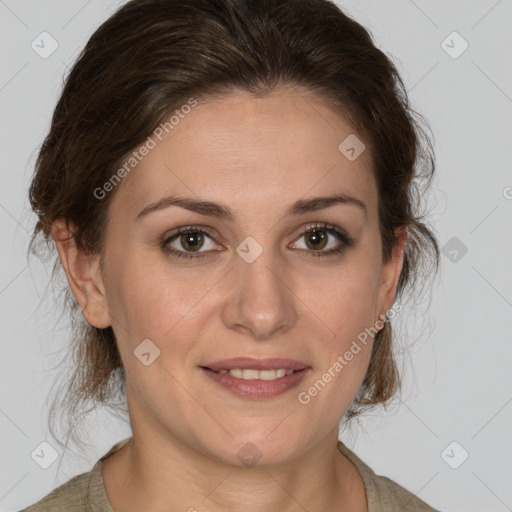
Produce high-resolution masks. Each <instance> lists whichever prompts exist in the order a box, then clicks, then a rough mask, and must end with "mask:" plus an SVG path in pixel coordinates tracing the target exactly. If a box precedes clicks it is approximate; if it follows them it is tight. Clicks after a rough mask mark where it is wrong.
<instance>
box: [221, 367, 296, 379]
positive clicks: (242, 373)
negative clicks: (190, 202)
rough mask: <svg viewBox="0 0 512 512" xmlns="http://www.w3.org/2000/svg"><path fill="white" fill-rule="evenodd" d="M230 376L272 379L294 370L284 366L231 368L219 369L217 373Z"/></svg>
mask: <svg viewBox="0 0 512 512" xmlns="http://www.w3.org/2000/svg"><path fill="white" fill-rule="evenodd" d="M228 372H229V374H230V375H231V376H232V377H236V378H237V379H244V380H254V379H259V380H274V379H279V378H280V377H284V376H285V375H291V374H292V373H293V372H294V370H286V369H285V368H278V369H276V370H253V369H241V368H233V369H231V370H219V372H218V373H222V374H224V373H228Z"/></svg>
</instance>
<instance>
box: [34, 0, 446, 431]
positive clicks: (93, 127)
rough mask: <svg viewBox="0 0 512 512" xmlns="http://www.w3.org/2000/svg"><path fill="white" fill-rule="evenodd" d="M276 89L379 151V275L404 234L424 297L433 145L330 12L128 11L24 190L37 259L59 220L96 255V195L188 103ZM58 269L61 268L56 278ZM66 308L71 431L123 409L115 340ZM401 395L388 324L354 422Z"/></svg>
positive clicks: (298, 1) (104, 31) (85, 59)
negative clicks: (326, 110) (94, 407)
mask: <svg viewBox="0 0 512 512" xmlns="http://www.w3.org/2000/svg"><path fill="white" fill-rule="evenodd" d="M282 86H291V87H295V86H298V87H302V88H303V89H304V90H306V91H308V92H312V93H315V94H316V95H318V97H320V98H322V99H323V100H324V101H325V102H326V104H327V105H329V106H330V107H331V108H332V109H333V110H337V111H338V112H340V113H341V114H342V115H343V116H344V117H345V118H346V119H347V121H349V122H350V124H351V126H352V128H353V129H354V131H356V132H357V133H358V134H360V136H361V137H362V139H363V140H364V142H365V144H366V145H367V148H369V150H370V151H371V155H372V161H373V164H374V174H375V178H376V182H377V186H378V191H379V222H380V233H381V236H382V257H383V260H384V261H386V260H387V259H388V258H389V257H390V255H391V254H392V250H393V248H394V247H395V246H396V243H397V237H396V233H395V230H396V229H397V228H400V227H402V226H408V238H407V243H406V246H405V256H404V264H403V269H402V273H401V275H400V279H399V283H398V292H397V297H402V296H403V294H404V292H405V290H406V288H410V289H411V290H412V289H413V288H414V287H415V284H417V278H418V277H419V275H420V270H421V266H422V265H426V264H429V263H430V264H432V265H433V267H435V270H437V268H438V265H439V248H438V245H437V241H436V238H435V236H434V234H433V232H432V231H431V230H430V229H429V228H428V227H427V224H426V223H425V222H424V216H422V215H420V211H419V209H420V200H421V199H422V194H423V193H424V191H426V190H427V187H428V186H429V184H430V181H431V179H432V177H433V175H434V168H435V166H434V152H433V148H432V142H431V140H430V138H429V136H427V133H426V131H425V130H424V129H423V127H422V125H421V124H420V122H418V119H421V120H422V119H423V118H422V116H420V115H419V114H417V113H416V112H414V111H413V110H412V108H411V107H410V102H409V99H408V96H407V92H406V89H405V86H404V84H403V82H402V80H401V78H400V76H399V74H398V71H397V69H396V67H395V65H394V64H393V62H392V61H391V60H390V58H388V57H387V56H386V55H385V54H384V53H383V52H382V51H380V50H379V49H378V48H377V47H376V46H375V45H374V43H373V41H372V36H371V34H370V32H369V31H368V30H367V29H365V28H363V27H362V26H361V25H360V24H358V23H357V22H356V21H354V20H353V19H352V18H350V17H349V16H347V15H346V14H344V13H343V12H342V11H341V10H340V9H339V8H338V7H337V6H336V5H335V4H334V3H333V2H331V1H328V0H131V1H129V2H128V3H126V4H125V5H124V6H122V7H121V8H120V9H119V10H118V11H117V12H116V13H115V14H114V15H112V16H111V17H110V18H109V19H108V20H107V21H106V22H105V23H103V25H101V26H100V27H99V28H98V29H97V30H96V32H95V33H94V34H93V35H92V37H91V38H90V40H89V41H88V43H87V45H86V47H85V48H84V50H83V51H82V52H81V54H80V56H79V58H78V59H77V61H76V63H75V64H74V66H73V67H72V69H71V70H70V72H69V75H68V77H67V78H66V81H65V85H64V89H63V92H62V94H61V96H60V99H59V101H58V103H57V106H56V108H55V111H54V115H53V118H52V123H51V128H50V131H49V134H48V135H47V137H46V139H45V141H44V143H43V145H42V148H41V150H40V152H39V154H38V158H37V162H36V169H35V175H34V177H33V181H32V184H31V187H30V202H31V205H32V208H33V210H34V211H35V212H36V213H37V215H38V217H39V221H38V222H37V224H36V226H35V229H34V234H33V237H32V241H31V245H33V244H34V240H35V239H36V237H38V235H42V236H43V238H44V239H45V240H46V241H51V227H52V223H53V222H54V221H55V220H56V219H58V218H64V219H66V220H67V221H68V223H70V224H68V225H72V226H74V227H75V231H74V233H73V236H74V238H75V240H76V243H77V245H78V246H79V248H80V249H81V250H82V251H83V252H84V253H86V254H98V253H100V254H101V251H102V245H103V236H104V226H105V220H106V218H107V214H108V206H109V203H110V200H111V199H112V196H113V194H114V193H115V191H113V192H111V193H110V194H108V195H107V196H106V197H105V198H103V199H101V200H98V199H97V198H96V197H95V195H94V194H93V191H94V190H95V189H97V188H98V187H102V185H103V184H104V183H106V182H107V181H108V180H109V179H110V178H111V177H112V175H113V174H114V173H115V171H116V170H117V169H118V168H119V165H120V162H123V160H124V159H125V158H126V157H127V155H129V154H130V152H131V151H133V150H134V148H136V147H138V146H139V145H140V144H141V143H143V142H144V141H145V140H146V139H147V137H148V136H150V135H151V133H152V132H153V131H154V130H155V128H156V127H157V126H158V125H160V124H161V123H162V122H163V121H164V120H165V119H166V118H167V117H168V116H169V115H170V114H171V113H173V111H174V110H175V109H176V108H178V107H180V106H181V105H183V104H185V103H186V102H187V99H189V98H191V97H193V98H196V99H199V100H200V99H201V98H205V99H206V98H208V97H215V96H220V95H222V94H226V93H229V92H230V91H234V90H241V91H246V92H249V93H251V94H254V95H258V96H264V95H266V94H269V93H271V92H272V91H275V90H276V89H278V88H279V87H282ZM427 126H428V125H427ZM340 142H341V141H340ZM421 181H423V182H424V187H423V188H420V183H421ZM38 238H40V237H38ZM59 268H60V265H59V260H58V258H57V259H56V261H55V265H54V272H55V271H56V270H59ZM428 273H429V272H428V271H426V272H425V273H424V274H423V275H422V277H423V278H424V277H425V276H426V275H427V274H428ZM65 296H66V302H67V305H68V306H69V307H70V308H71V312H72V315H71V318H72V321H73V327H72V328H73V333H74V340H73V348H74V363H73V364H74V374H73V376H72V379H71V381H70V382H69V384H68V387H67V389H66V391H65V393H64V398H63V399H61V401H62V405H63V406H64V405H65V412H68V413H69V414H71V416H73V418H74V419H75V415H76V414H77V413H78V412H79V411H80V408H81V407H82V406H83V405H84V404H85V403H86V402H87V401H91V402H92V403H93V404H94V403H103V404H105V405H109V402H110V403H111V402H112V399H113V398H114V396H116V395H117V394H119V393H120V395H121V396H123V393H124V386H125V375H124V370H123V367H122V362H121V359H120V355H119V352H118V349H117V346H116V340H115V337H114V333H113V330H112V328H111V327H108V328H106V329H98V328H95V327H92V326H91V325H89V324H88V323H87V322H85V320H84V319H83V317H82V315H81V312H80V311H79V308H78V307H77V303H76V301H75V300H74V297H73V296H72V294H71V292H70V290H69V289H67V290H66V291H65ZM399 389H400V375H399V372H398V371H397V366H396V362H395V359H394V357H393V353H392V332H391V324H390V322H389V321H387V322H386V323H385V327H384V329H383V330H382V331H380V332H379V333H378V334H377V336H376V338H375V342H374V346H373V352H372V354H371V361H370V365H369V368H368V372H367V374H366V376H365V379H364V381H363V383H362V386H361V389H360V390H359V393H358V395H357V397H356V398H355V400H354V402H353V404H352V405H351V407H350V409H349V411H348V412H347V415H346V418H347V419H350V418H353V417H355V416H357V415H358V414H360V413H361V412H362V411H363V410H364V409H367V408H370V407H373V406H375V405H377V404H384V405H385V404H386V402H388V401H389V400H390V399H391V398H392V397H393V395H394V394H395V393H396V391H397V390H399ZM53 405H55V404H53ZM81 412H82V413H83V412H84V409H83V408H82V409H81ZM52 414H53V407H52V412H51V415H52ZM73 423H75V422H74V421H73ZM71 424H72V423H70V425H71ZM50 428H51V427H50Z"/></svg>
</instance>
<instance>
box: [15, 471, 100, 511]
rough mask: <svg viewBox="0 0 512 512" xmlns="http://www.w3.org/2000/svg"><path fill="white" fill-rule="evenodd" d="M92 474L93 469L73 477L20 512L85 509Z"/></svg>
mask: <svg viewBox="0 0 512 512" xmlns="http://www.w3.org/2000/svg"><path fill="white" fill-rule="evenodd" d="M92 476H93V470H91V471H89V472H87V473H82V474H81V475H77V476H75V477H73V478H72V479H71V480H69V481H68V482H66V483H64V484H62V485H61V486H60V487H57V488H56V489H54V490H53V491H52V492H50V494H48V495H47V496H45V497H44V498H42V499H41V500H40V501H38V502H37V503H34V504H33V505H31V506H30V507H28V508H25V509H23V510H22V511H21V512H43V511H44V512H58V511H64V510H69V511H77V512H78V511H82V510H87V509H88V508H87V507H88V503H87V494H88V492H89V487H90V484H91V480H92Z"/></svg>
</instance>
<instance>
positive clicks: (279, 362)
mask: <svg viewBox="0 0 512 512" xmlns="http://www.w3.org/2000/svg"><path fill="white" fill-rule="evenodd" d="M200 367H201V368H206V369H210V370H214V371H216V372H217V371H219V370H233V369H235V368H241V369H242V370H244V369H246V370H247V369H254V370H272V369H278V368H284V369H285V370H304V369H307V368H310V366H308V365H307V364H304V363H301V362H300V361H295V360H293V359H283V358H278V357H274V358H270V359H254V358H251V357H235V358H232V359H223V360H221V361H215V362H211V363H206V364H202V365H200ZM292 375H293V374H292Z"/></svg>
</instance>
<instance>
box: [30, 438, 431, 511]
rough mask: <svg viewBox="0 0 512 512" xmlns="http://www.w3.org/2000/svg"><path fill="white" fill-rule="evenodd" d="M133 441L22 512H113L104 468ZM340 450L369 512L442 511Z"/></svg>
mask: <svg viewBox="0 0 512 512" xmlns="http://www.w3.org/2000/svg"><path fill="white" fill-rule="evenodd" d="M130 439H131V437H128V438H126V439H123V440H122V441H120V442H118V443H117V444H115V445H114V446H113V447H112V448H111V449H110V450H109V451H108V452H107V453H106V454H105V455H103V457H101V458H100V459H99V460H98V462H96V464H95V465H94V467H93V468H92V469H91V471H89V472H87V473H82V474H81V475H77V476H75V477H73V478H72V479H71V480H69V481H68V482H66V483H64V484H62V485H61V486H60V487H57V489H54V490H53V491H52V492H51V493H50V494H48V495H47V496H45V497H44V498H43V499H41V500H40V501H38V502H37V503H35V504H34V505H31V506H30V507H28V508H25V509H23V510H22V511H21V512H63V511H65V512H114V511H113V509H112V505H111V504H110V502H109V500H108V497H107V493H106V491H105V486H104V485H103V477H102V474H101V466H102V463H103V460H104V459H106V458H107V457H108V456H109V455H111V454H112V453H114V452H115V451H117V450H119V448H121V447H122V446H124V445H125V444H126V443H127V442H128V441H129V440H130ZM338 449H339V450H340V452H341V453H343V454H344V455H345V456H347V457H348V458H349V459H350V460H351V461H352V462H353V463H354V465H355V466H356V468H357V469H358V471H359V473H360V474H361V477H362V479H363V482H364V486H365V489H366V497H367V498H368V512H398V511H399V510H400V511H403V512H439V511H438V510H436V509H434V508H432V507H430V506H429V505H427V504H426V503H425V502H424V501H422V500H420V499H419V498H418V497H417V496H415V495H414V494H412V493H410V492H409V491H407V490H406V489H404V488H403V487H401V486H400V485H398V484H397V483H396V482H394V481H393V480H390V479H389V478H387V477H385V476H380V475H376V474H375V473H374V471H373V470H372V469H371V468H370V467H369V466H367V465H366V464H365V463H364V462H363V461H362V460H361V459H360V458H359V457H358V456H357V455H356V454H355V453H353V452H352V451H351V450H349V449H348V448H347V447H346V446H345V445H344V444H343V443H342V442H341V441H338ZM134 512H139V511H134ZM141 512H142V511H141Z"/></svg>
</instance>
